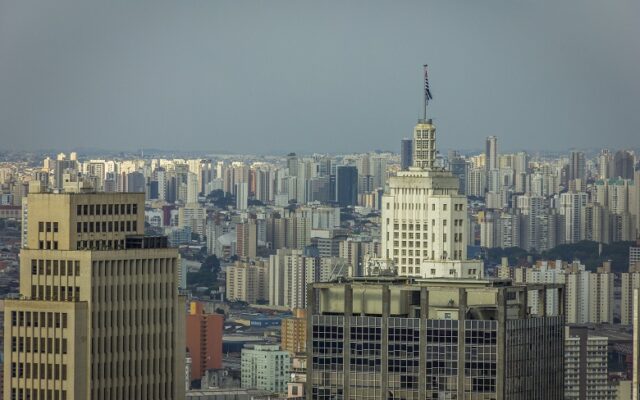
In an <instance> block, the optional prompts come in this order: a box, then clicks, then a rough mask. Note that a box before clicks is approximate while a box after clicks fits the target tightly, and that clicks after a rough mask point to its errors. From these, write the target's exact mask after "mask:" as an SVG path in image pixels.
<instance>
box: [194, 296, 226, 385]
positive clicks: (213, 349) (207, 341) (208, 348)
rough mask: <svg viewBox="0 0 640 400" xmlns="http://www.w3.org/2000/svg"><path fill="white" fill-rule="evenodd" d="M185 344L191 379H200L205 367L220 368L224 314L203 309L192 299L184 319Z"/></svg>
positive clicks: (201, 305) (202, 305)
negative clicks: (185, 328) (189, 360)
mask: <svg viewBox="0 0 640 400" xmlns="http://www.w3.org/2000/svg"><path fill="white" fill-rule="evenodd" d="M186 327H187V330H186V345H187V351H188V352H189V357H191V377H190V379H191V380H197V379H202V377H203V376H204V374H205V371H206V370H207V369H219V368H222V334H223V332H224V315H222V314H215V313H209V312H206V311H205V307H204V304H203V303H200V302H198V301H192V302H191V304H190V305H189V314H188V315H187V320H186Z"/></svg>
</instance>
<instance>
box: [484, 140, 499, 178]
mask: <svg viewBox="0 0 640 400" xmlns="http://www.w3.org/2000/svg"><path fill="white" fill-rule="evenodd" d="M484 155H485V160H484V162H485V169H486V170H487V173H488V172H489V171H493V170H495V169H498V167H499V166H498V138H497V137H495V136H489V137H488V138H487V140H486V142H485V153H484Z"/></svg>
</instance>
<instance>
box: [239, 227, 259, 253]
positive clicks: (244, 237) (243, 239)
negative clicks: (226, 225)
mask: <svg viewBox="0 0 640 400" xmlns="http://www.w3.org/2000/svg"><path fill="white" fill-rule="evenodd" d="M257 247H258V231H257V226H256V220H255V218H249V219H247V220H246V221H244V222H242V223H239V224H237V225H236V252H237V253H238V257H239V258H240V259H241V260H245V261H248V260H252V259H254V258H256V251H257Z"/></svg>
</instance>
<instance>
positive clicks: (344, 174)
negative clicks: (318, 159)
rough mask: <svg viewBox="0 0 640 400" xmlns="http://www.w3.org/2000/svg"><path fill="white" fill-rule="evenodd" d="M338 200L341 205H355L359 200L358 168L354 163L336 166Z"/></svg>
mask: <svg viewBox="0 0 640 400" xmlns="http://www.w3.org/2000/svg"><path fill="white" fill-rule="evenodd" d="M336 202H337V203H338V205H339V206H340V207H347V206H355V205H356V204H357V202H358V169H357V168H356V167H355V166H352V165H340V166H338V167H337V168H336Z"/></svg>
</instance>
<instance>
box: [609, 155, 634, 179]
mask: <svg viewBox="0 0 640 400" xmlns="http://www.w3.org/2000/svg"><path fill="white" fill-rule="evenodd" d="M633 171H634V159H633V154H631V153H630V152H629V151H627V150H618V151H616V154H615V155H614V156H613V177H614V178H622V179H633Z"/></svg>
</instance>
